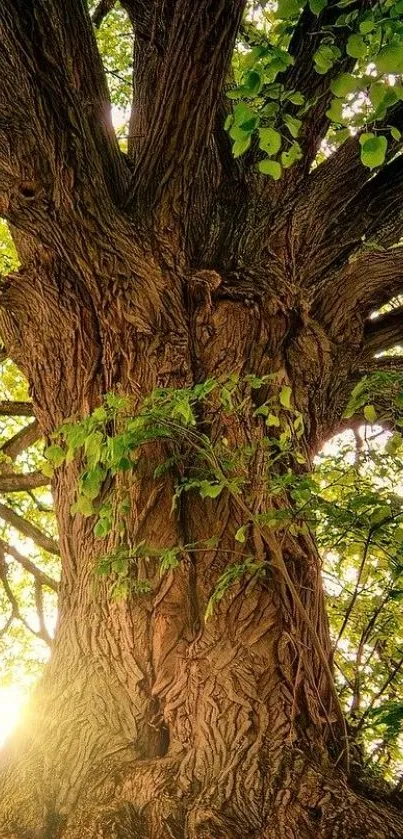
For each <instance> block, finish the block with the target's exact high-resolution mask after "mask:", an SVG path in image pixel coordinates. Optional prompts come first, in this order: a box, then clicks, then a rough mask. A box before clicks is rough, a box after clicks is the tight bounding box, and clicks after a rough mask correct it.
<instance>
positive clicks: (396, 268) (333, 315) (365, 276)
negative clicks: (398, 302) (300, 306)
mask: <svg viewBox="0 0 403 839" xmlns="http://www.w3.org/2000/svg"><path fill="white" fill-rule="evenodd" d="M402 290H403V248H400V247H399V248H390V249H389V250H385V251H367V252H366V253H362V254H361V255H360V256H358V257H356V258H355V259H353V260H352V261H351V262H350V263H349V264H348V265H347V267H346V269H345V270H344V271H343V270H342V271H339V272H338V273H337V274H336V275H335V276H334V277H333V283H332V284H331V285H330V284H329V283H328V282H326V281H325V282H323V284H322V285H320V284H319V285H318V288H317V290H316V297H315V303H314V309H315V312H316V316H317V317H318V319H319V320H320V321H321V322H322V323H323V324H325V325H326V326H327V327H328V328H329V330H330V334H331V335H332V336H333V337H335V336H337V335H343V334H344V332H345V329H346V324H348V323H350V325H351V318H352V317H354V318H355V319H357V320H358V321H359V322H360V323H361V324H363V322H364V320H365V319H366V318H367V317H368V316H369V315H370V313H371V312H372V311H374V310H375V309H377V308H379V307H380V306H381V305H383V304H385V303H387V302H388V301H389V300H391V299H392V298H393V297H395V296H396V295H398V294H399V293H400V292H401V291H402ZM391 314H393V315H395V312H393V313H391ZM384 317H386V318H387V317H388V316H387V315H385V316H384ZM381 321H382V318H378V319H377V320H372V321H371V320H369V321H368V330H369V333H368V334H372V331H371V330H372V329H377V328H380V324H381ZM394 323H396V321H394ZM376 325H377V326H376ZM394 335H395V331H394V333H393V336H392V334H389V335H387V334H386V333H385V334H382V337H381V336H380V337H379V340H380V343H379V345H378V344H377V345H376V347H374V348H373V349H372V347H371V348H370V352H373V353H376V352H380V351H381V350H386V349H388V348H389V347H391V346H394V344H395V343H397V341H394V340H392V339H393V337H394ZM390 340H392V343H390ZM382 341H385V342H386V343H384V344H382Z"/></svg>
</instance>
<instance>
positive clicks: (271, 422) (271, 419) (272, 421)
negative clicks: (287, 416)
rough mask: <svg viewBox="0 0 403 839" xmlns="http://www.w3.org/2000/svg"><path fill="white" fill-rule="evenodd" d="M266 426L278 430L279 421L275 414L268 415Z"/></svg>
mask: <svg viewBox="0 0 403 839" xmlns="http://www.w3.org/2000/svg"><path fill="white" fill-rule="evenodd" d="M266 425H268V426H275V427H276V428H279V426H280V420H279V418H278V417H277V416H276V415H275V414H268V417H267V419H266Z"/></svg>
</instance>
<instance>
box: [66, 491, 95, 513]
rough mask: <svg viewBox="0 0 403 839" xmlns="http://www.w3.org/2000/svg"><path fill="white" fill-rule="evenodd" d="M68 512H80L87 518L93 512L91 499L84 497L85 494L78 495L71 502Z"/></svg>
mask: <svg viewBox="0 0 403 839" xmlns="http://www.w3.org/2000/svg"><path fill="white" fill-rule="evenodd" d="M70 512H71V515H72V516H74V515H75V514H76V513H81V515H82V516H84V517H85V518H88V517H89V516H92V515H93V513H94V508H93V506H92V501H91V500H90V499H89V498H86V496H85V495H79V496H78V498H77V501H76V502H75V504H72V506H71V508H70Z"/></svg>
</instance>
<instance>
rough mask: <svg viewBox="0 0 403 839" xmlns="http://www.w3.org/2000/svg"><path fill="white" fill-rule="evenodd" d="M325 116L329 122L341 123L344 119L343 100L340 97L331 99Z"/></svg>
mask: <svg viewBox="0 0 403 839" xmlns="http://www.w3.org/2000/svg"><path fill="white" fill-rule="evenodd" d="M326 116H327V117H328V119H330V120H331V122H335V123H337V124H341V125H343V124H344V122H345V119H344V117H343V102H342V100H341V99H332V100H331V102H330V106H329V108H328V109H327V111H326Z"/></svg>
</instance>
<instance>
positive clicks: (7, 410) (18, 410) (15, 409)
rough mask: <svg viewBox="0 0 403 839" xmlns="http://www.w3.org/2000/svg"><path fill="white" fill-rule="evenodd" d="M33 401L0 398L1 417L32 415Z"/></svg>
mask: <svg viewBox="0 0 403 839" xmlns="http://www.w3.org/2000/svg"><path fill="white" fill-rule="evenodd" d="M33 414H34V411H33V408H32V402H10V401H8V400H4V399H3V400H0V417H32V416H33Z"/></svg>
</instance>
